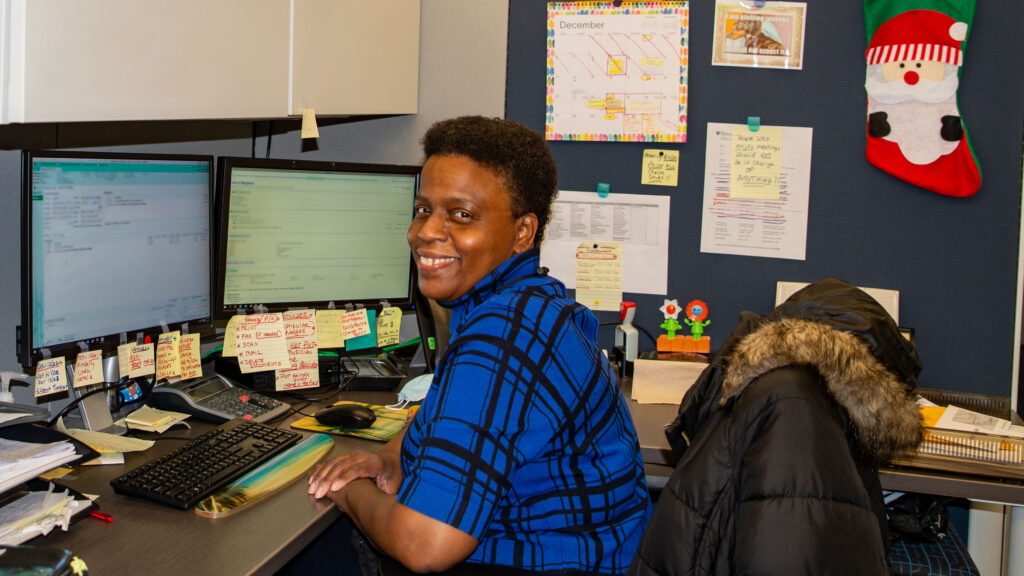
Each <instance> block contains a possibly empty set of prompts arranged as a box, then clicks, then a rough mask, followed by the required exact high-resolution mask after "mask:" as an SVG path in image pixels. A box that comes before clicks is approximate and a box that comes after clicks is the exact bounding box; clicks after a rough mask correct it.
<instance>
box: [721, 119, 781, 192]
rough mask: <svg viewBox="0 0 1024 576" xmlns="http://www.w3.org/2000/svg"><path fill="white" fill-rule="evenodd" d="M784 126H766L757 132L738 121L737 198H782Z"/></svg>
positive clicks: (735, 129) (733, 173)
mask: <svg viewBox="0 0 1024 576" xmlns="http://www.w3.org/2000/svg"><path fill="white" fill-rule="evenodd" d="M781 157H782V127H781V126H762V127H761V128H760V129H759V130H758V131H757V132H751V131H750V129H749V128H746V127H744V126H741V125H734V126H733V130H732V166H731V167H730V169H729V175H730V177H731V179H732V181H731V182H730V189H731V195H732V197H733V198H757V199H764V200H778V199H779V187H780V182H781V180H780V172H781V170H782V161H781Z"/></svg>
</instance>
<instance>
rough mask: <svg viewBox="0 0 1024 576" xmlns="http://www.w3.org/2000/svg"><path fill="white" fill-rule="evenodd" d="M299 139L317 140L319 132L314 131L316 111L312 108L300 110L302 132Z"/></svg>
mask: <svg viewBox="0 0 1024 576" xmlns="http://www.w3.org/2000/svg"><path fill="white" fill-rule="evenodd" d="M300 137H301V138H303V139H305V138H319V137H320V131H319V130H317V129H316V110H315V109H313V108H304V109H303V110H302V131H301V132H300Z"/></svg>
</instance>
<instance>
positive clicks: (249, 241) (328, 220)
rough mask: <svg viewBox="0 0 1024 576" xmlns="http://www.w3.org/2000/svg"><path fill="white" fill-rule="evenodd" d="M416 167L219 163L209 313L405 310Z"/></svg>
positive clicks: (410, 277)
mask: <svg viewBox="0 0 1024 576" xmlns="http://www.w3.org/2000/svg"><path fill="white" fill-rule="evenodd" d="M419 173H420V167H419V166H399V165H382V164H348V163H340V162H321V161H298V160H280V159H254V158H220V159H219V161H218V186H219V194H220V196H219V201H220V206H219V213H220V218H221V220H220V228H219V230H220V234H219V238H220V240H219V242H218V244H219V246H218V254H219V256H218V278H217V290H216V292H217V305H216V306H217V316H218V317H220V318H228V317H230V316H231V315H233V314H236V313H238V312H239V311H257V310H266V311H269V312H279V311H283V310H288V309H296V308H317V309H323V308H328V307H330V305H331V304H332V303H333V304H334V306H335V307H337V308H341V307H343V306H344V305H346V304H353V305H355V304H360V305H363V306H366V307H376V306H378V305H379V304H380V303H381V302H383V301H387V303H388V304H390V305H392V306H399V307H405V308H410V307H412V300H413V292H412V289H413V287H412V283H413V268H412V266H413V264H412V257H411V253H410V251H409V245H408V243H407V242H406V239H405V233H406V230H407V229H408V227H409V222H411V221H412V213H413V201H414V197H415V195H416V190H417V186H418V184H419Z"/></svg>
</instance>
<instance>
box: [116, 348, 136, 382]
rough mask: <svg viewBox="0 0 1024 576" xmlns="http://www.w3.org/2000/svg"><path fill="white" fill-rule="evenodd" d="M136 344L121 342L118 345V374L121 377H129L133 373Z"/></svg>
mask: <svg viewBox="0 0 1024 576" xmlns="http://www.w3.org/2000/svg"><path fill="white" fill-rule="evenodd" d="M134 350H135V344H121V345H120V346H118V347H117V374H118V376H119V377H121V378H127V377H128V376H131V373H132V352H133V351H134Z"/></svg>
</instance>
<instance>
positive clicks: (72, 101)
mask: <svg viewBox="0 0 1024 576" xmlns="http://www.w3.org/2000/svg"><path fill="white" fill-rule="evenodd" d="M419 12H420V0H386V1H368V0H361V1H358V2H357V1H353V0H174V1H173V2H171V1H167V0H86V1H83V0H0V19H2V20H3V22H2V24H3V25H2V27H0V34H2V37H0V51H2V54H0V88H2V90H0V98H2V101H0V122H3V123H12V122H25V123H27V122H89V121H107V120H184V119H249V118H281V117H285V116H289V115H293V116H297V115H300V114H301V113H302V110H303V109H305V108H312V109H314V110H315V111H316V113H317V115H324V116H331V115H339V116H343V115H355V114H410V113H415V112H416V103H417V94H418V92H417V87H418V84H419V75H418V70H419Z"/></svg>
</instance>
